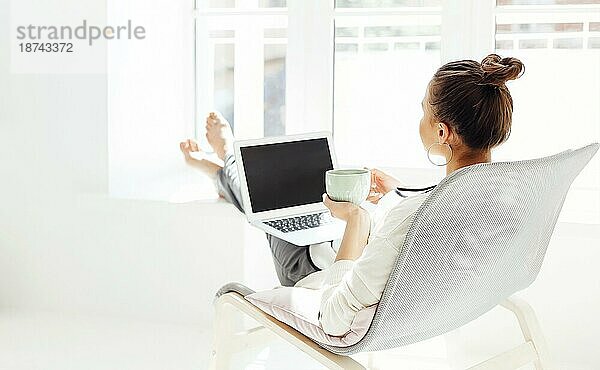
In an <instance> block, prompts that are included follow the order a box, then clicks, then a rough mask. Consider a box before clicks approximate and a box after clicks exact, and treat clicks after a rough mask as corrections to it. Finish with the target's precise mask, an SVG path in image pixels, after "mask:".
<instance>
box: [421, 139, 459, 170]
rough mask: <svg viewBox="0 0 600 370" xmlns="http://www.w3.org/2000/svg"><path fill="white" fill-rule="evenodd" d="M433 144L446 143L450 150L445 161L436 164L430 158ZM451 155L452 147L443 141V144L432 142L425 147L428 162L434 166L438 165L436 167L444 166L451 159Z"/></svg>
mask: <svg viewBox="0 0 600 370" xmlns="http://www.w3.org/2000/svg"><path fill="white" fill-rule="evenodd" d="M434 145H440V146H443V145H446V146H447V147H448V150H450V158H448V159H446V163H442V164H437V163H435V162H434V161H432V160H431V148H433V146H434ZM452 155H453V153H452V147H451V146H450V144H448V143H443V144H439V143H433V144H431V145H430V146H429V147H428V148H427V160H429V162H430V163H431V164H432V165H434V166H438V167H442V166H446V165H447V164H448V163H450V161H451V160H452Z"/></svg>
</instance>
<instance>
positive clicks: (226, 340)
mask: <svg viewBox="0 0 600 370" xmlns="http://www.w3.org/2000/svg"><path fill="white" fill-rule="evenodd" d="M231 313H232V312H231V309H230V308H229V307H227V306H226V305H224V304H216V305H215V321H214V326H213V341H212V344H211V350H210V354H209V356H210V357H209V365H208V369H209V370H220V369H228V368H229V362H230V360H231V355H232V353H233V349H232V348H231V337H232V336H233V325H232V319H233V318H232V317H231Z"/></svg>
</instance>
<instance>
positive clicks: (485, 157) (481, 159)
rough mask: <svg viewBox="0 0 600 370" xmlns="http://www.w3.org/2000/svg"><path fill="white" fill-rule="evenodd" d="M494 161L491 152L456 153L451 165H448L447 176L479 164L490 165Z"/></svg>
mask: <svg viewBox="0 0 600 370" xmlns="http://www.w3.org/2000/svg"><path fill="white" fill-rule="evenodd" d="M491 161H492V152H491V151H489V150H486V151H483V152H479V153H475V154H474V153H473V152H470V153H468V154H466V153H454V155H453V156H452V159H451V160H450V163H448V164H447V165H446V176H447V175H449V174H451V173H452V172H454V171H456V170H458V169H459V168H463V167H466V166H470V165H472V164H477V163H489V162H491Z"/></svg>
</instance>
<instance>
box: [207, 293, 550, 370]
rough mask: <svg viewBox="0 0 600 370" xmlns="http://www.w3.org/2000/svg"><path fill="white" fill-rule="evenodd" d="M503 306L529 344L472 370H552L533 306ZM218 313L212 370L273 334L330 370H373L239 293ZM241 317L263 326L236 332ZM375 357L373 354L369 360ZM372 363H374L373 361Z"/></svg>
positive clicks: (223, 299) (509, 302)
mask: <svg viewBox="0 0 600 370" xmlns="http://www.w3.org/2000/svg"><path fill="white" fill-rule="evenodd" d="M500 305H501V306H502V307H504V308H505V309H507V310H509V311H511V312H512V313H513V314H514V315H515V317H516V319H517V321H518V322H519V326H520V328H521V331H522V333H523V338H524V340H525V341H524V343H522V344H520V345H518V346H517V347H515V348H513V349H510V350H508V351H506V352H503V353H501V354H499V355H497V356H494V357H492V358H490V359H487V360H485V361H483V362H480V363H479V364H477V365H474V366H472V367H469V368H468V370H500V369H502V370H505V369H517V368H519V367H521V366H524V365H526V364H528V363H533V364H534V366H535V369H536V370H542V369H543V370H548V369H552V367H551V360H550V355H549V353H548V349H547V347H546V342H545V339H544V335H543V333H542V330H541V328H540V325H539V323H538V320H537V318H536V315H535V313H534V311H533V309H532V308H531V306H530V305H529V304H528V303H527V302H525V301H524V300H523V299H521V298H518V297H516V296H511V297H509V298H507V299H506V300H504V301H503V302H502V303H501V304H500ZM215 310H216V315H215V323H214V324H215V325H214V337H213V343H212V349H211V353H210V365H209V369H211V370H224V369H229V368H230V360H231V357H232V355H233V354H234V353H237V352H240V351H242V350H249V349H252V348H262V347H264V346H266V345H267V344H268V342H269V341H270V340H271V339H272V338H273V336H272V334H271V333H274V334H275V335H277V336H278V337H279V338H281V339H283V340H285V341H286V342H288V343H289V344H291V345H293V346H294V347H296V348H297V349H299V350H301V351H302V352H304V353H306V354H308V355H309V356H310V357H312V358H313V359H315V360H316V361H318V362H319V363H321V364H322V365H323V366H325V367H326V368H327V369H335V370H366V369H373V367H372V365H371V364H367V365H366V366H365V365H362V364H360V363H359V362H357V361H356V360H354V359H353V358H351V357H349V356H342V355H337V354H334V353H331V352H329V351H327V350H325V349H323V348H321V347H319V345H317V344H316V343H315V342H313V341H312V340H311V339H309V338H308V337H306V336H304V335H303V334H302V333H300V332H298V331H297V330H295V329H293V328H292V327H290V326H288V325H286V324H284V323H282V322H281V321H278V320H277V319H275V318H273V317H271V316H269V315H268V314H266V313H264V312H263V311H261V310H260V309H259V308H257V307H256V306H254V305H252V304H251V303H250V302H248V301H247V300H246V299H244V297H243V296H242V295H241V294H239V293H236V292H229V293H225V294H223V295H221V296H220V297H218V298H217V299H216V301H215ZM240 314H242V315H247V316H249V317H251V318H252V319H254V320H256V322H258V323H259V325H260V326H258V327H255V328H253V329H250V330H244V331H236V328H235V323H236V321H239V319H240ZM374 354H375V353H369V356H372V355H374ZM368 362H369V363H371V362H372V358H371V357H370V360H369V361H368Z"/></svg>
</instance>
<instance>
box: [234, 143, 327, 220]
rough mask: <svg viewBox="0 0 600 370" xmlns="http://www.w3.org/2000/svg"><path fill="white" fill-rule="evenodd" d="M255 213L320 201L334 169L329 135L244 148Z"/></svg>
mask: <svg viewBox="0 0 600 370" xmlns="http://www.w3.org/2000/svg"><path fill="white" fill-rule="evenodd" d="M240 153H241V156H242V159H243V163H244V171H245V172H246V182H247V184H248V193H249V195H250V204H251V206H252V212H254V213H256V212H262V211H270V210H273V209H279V208H286V207H293V206H299V205H303V204H310V203H316V202H320V201H321V200H322V198H321V196H322V194H323V193H324V192H325V171H327V170H330V169H332V168H333V164H332V163H331V154H330V153H329V145H328V144H327V139H326V138H319V139H310V140H300V141H293V142H287V143H277V144H266V145H256V146H249V147H242V148H240Z"/></svg>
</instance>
